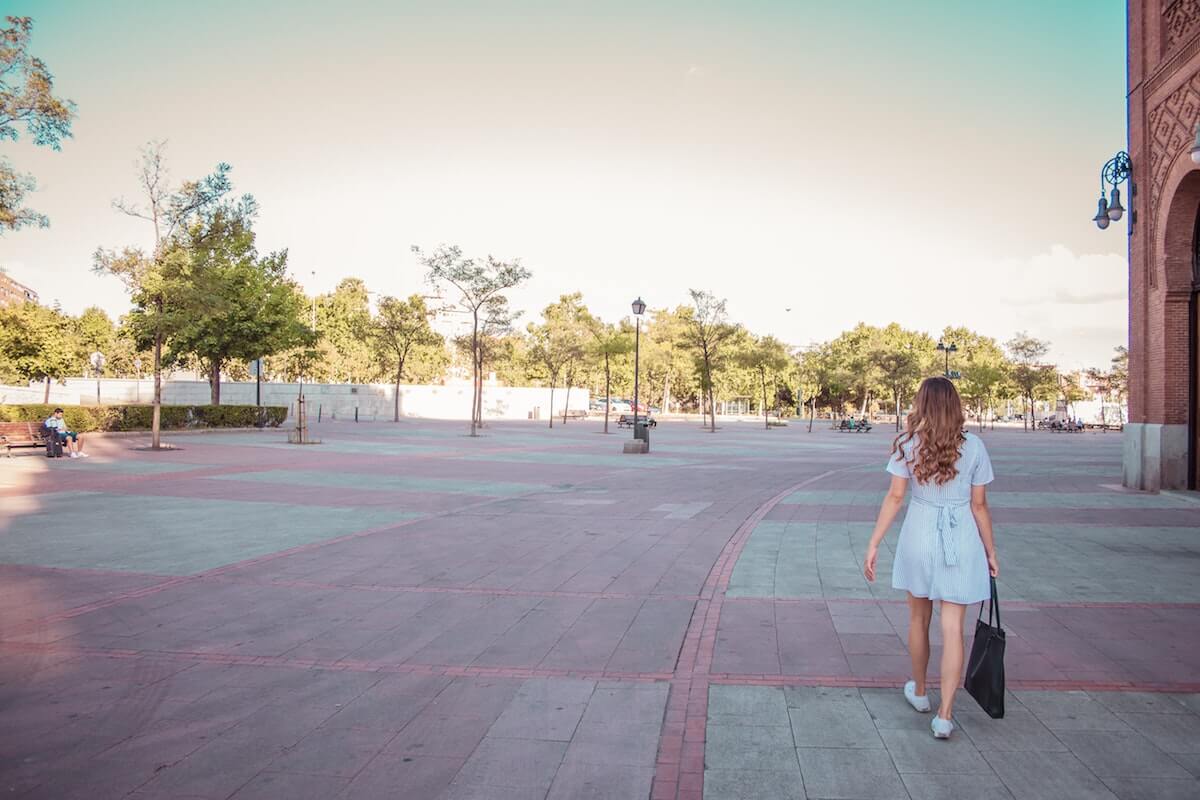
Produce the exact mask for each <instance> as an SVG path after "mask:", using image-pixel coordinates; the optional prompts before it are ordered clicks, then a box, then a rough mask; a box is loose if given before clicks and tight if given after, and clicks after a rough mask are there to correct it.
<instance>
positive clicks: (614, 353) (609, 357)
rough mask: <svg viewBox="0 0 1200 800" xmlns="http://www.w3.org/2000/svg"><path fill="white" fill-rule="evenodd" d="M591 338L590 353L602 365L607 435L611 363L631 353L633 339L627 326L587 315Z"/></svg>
mask: <svg viewBox="0 0 1200 800" xmlns="http://www.w3.org/2000/svg"><path fill="white" fill-rule="evenodd" d="M585 322H586V325H587V329H588V332H589V333H590V334H591V336H592V343H591V353H592V355H593V356H594V357H595V358H597V359H599V360H600V361H602V362H603V363H604V432H605V433H608V414H609V410H610V409H611V408H612V362H613V360H614V359H617V358H620V357H622V356H627V355H629V354H630V353H632V352H633V337H632V336H630V333H631V331H630V330H629V326H628V324H622V325H611V324H609V323H606V322H602V321H601V320H600V319H599V318H598V317H593V316H591V315H588V317H587V319H586V320H585Z"/></svg>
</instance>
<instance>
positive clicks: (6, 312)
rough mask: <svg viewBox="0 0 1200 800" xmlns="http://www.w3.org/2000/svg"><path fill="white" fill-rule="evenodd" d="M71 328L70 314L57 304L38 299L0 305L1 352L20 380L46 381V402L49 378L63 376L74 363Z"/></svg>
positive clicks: (46, 399)
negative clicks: (41, 303) (2, 306)
mask: <svg viewBox="0 0 1200 800" xmlns="http://www.w3.org/2000/svg"><path fill="white" fill-rule="evenodd" d="M71 328H72V325H71V320H70V318H69V317H67V316H66V315H65V314H63V313H62V312H61V311H59V310H58V309H56V308H47V307H45V306H40V305H38V304H37V303H21V304H20V305H16V306H9V307H7V308H0V355H3V357H4V360H5V362H6V363H7V365H8V368H9V369H11V370H12V371H14V372H15V373H16V374H17V375H18V376H20V377H21V378H22V379H23V380H25V381H28V382H33V381H44V382H45V384H46V393H45V397H44V399H43V402H45V403H49V402H50V382H51V381H52V380H61V379H62V378H64V377H65V376H66V375H67V374H68V373H69V372H71V370H72V367H73V366H74V365H75V350H74V346H73V344H74V343H73V342H72V330H71Z"/></svg>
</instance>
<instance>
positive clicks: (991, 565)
mask: <svg viewBox="0 0 1200 800" xmlns="http://www.w3.org/2000/svg"><path fill="white" fill-rule="evenodd" d="M987 559H988V572H989V573H991V575H992V577H993V578H998V577H1000V562H999V561H997V560H996V554H995V552H991V553H988V557H987Z"/></svg>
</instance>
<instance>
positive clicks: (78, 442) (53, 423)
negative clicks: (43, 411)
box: [45, 408, 88, 458]
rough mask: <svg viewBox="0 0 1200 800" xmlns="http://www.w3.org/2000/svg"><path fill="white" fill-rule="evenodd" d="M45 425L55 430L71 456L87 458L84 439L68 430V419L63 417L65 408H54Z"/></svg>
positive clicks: (60, 442) (59, 440)
mask: <svg viewBox="0 0 1200 800" xmlns="http://www.w3.org/2000/svg"><path fill="white" fill-rule="evenodd" d="M45 425H46V427H47V428H49V429H50V430H52V431H54V435H55V436H57V437H58V443H59V444H62V445H66V447H67V452H68V453H70V454H71V458H87V457H88V456H87V453H85V452H83V439H82V438H80V436H79V434H78V433H76V432H75V431H71V430H67V421H66V420H65V419H63V410H62V409H61V408H56V409H54V413H53V414H51V415H50V416H49V417H47V419H46V422H45Z"/></svg>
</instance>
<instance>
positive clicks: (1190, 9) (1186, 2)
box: [1162, 0, 1200, 53]
mask: <svg viewBox="0 0 1200 800" xmlns="http://www.w3.org/2000/svg"><path fill="white" fill-rule="evenodd" d="M1197 31H1200V0H1173V2H1172V1H1171V0H1168V2H1167V3H1166V8H1164V9H1163V12H1162V32H1163V33H1162V35H1163V52H1164V53H1169V52H1171V51H1172V50H1174V49H1175V48H1176V47H1178V46H1179V45H1181V44H1183V43H1184V42H1186V41H1188V40H1189V39H1191V38H1192V36H1194V35H1195V34H1196V32H1197Z"/></svg>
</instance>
